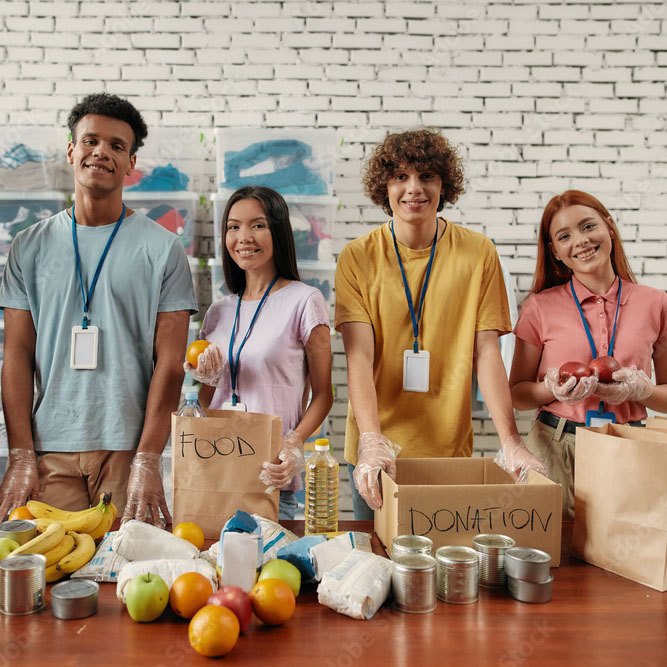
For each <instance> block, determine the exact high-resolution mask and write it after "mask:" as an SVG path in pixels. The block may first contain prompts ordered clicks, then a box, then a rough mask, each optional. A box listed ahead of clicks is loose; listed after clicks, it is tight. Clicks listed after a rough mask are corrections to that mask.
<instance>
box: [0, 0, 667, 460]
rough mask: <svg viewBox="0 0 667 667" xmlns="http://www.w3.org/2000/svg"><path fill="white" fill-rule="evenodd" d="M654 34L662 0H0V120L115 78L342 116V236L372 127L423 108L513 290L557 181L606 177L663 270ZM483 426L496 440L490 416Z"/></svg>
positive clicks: (527, 270)
mask: <svg viewBox="0 0 667 667" xmlns="http://www.w3.org/2000/svg"><path fill="white" fill-rule="evenodd" d="M665 35H667V9H666V5H665V4H664V3H663V2H662V0H660V1H658V0H646V1H643V2H637V1H636V0H627V1H626V0H615V1H614V2H611V3H610V2H606V3H602V2H596V1H594V0H591V1H590V2H586V1H585V0H580V1H577V2H567V3H546V2H539V1H534V2H530V1H529V0H505V1H501V0H499V1H498V2H494V1H493V0H478V1H477V2H475V3H462V2H459V1H457V0H413V1H412V2H409V3H405V2H395V1H392V0H373V1H369V2H366V1H361V0H359V1H357V2H351V1H350V2H332V1H328V0H327V1H310V2H291V1H286V2H264V1H261V0H254V1H248V2H220V1H219V0H209V1H205V0H201V1H197V2H194V1H193V2H185V1H183V2H175V1H166V2H147V1H144V2H131V1H130V0H116V1H115V2H113V3H111V2H65V1H61V2H32V1H31V2H19V1H0V55H2V62H1V64H0V75H1V76H0V78H1V83H0V93H1V95H0V123H2V124H3V125H7V124H34V123H37V124H53V123H63V124H64V121H65V118H66V116H67V112H68V110H69V107H70V106H71V103H72V102H73V101H74V99H75V98H78V97H80V96H82V95H84V94H85V93H87V92H93V91H99V90H108V91H110V92H115V93H118V94H122V95H126V96H128V97H129V98H131V99H132V101H133V102H134V103H135V104H136V105H137V107H138V108H139V109H142V110H144V111H145V112H146V118H147V120H148V121H149V122H150V125H151V126H153V127H156V126H188V125H192V126H205V127H204V129H207V128H210V127H211V126H212V125H213V124H215V125H218V126H225V127H233V126H257V127H282V126H289V127H296V126H307V127H318V128H329V127H333V128H336V130H337V136H338V139H339V140H344V141H343V143H342V144H341V145H338V146H337V148H336V150H337V157H338V162H337V165H338V166H337V180H336V192H337V194H338V196H339V197H340V198H341V201H342V206H341V209H340V210H339V212H338V218H337V224H336V233H337V239H336V242H335V244H334V245H335V247H336V249H337V250H340V248H341V247H342V246H343V245H344V243H345V241H346V240H348V239H351V238H354V237H356V236H358V235H359V234H362V233H363V232H364V231H366V230H367V229H370V228H371V227H372V226H374V225H376V224H377V223H378V222H380V221H382V220H383V219H384V214H382V213H381V212H379V211H378V210H377V209H375V208H374V207H372V205H371V204H370V203H369V202H368V201H367V200H366V199H365V198H364V197H363V196H362V194H361V189H360V184H359V168H360V163H361V161H362V159H363V157H364V156H365V155H367V154H368V151H369V149H370V147H371V146H372V144H373V143H374V142H376V141H378V140H379V139H381V138H382V137H383V136H384V134H385V133H386V132H387V131H393V130H401V129H406V128H411V127H415V126H420V125H434V126H438V127H441V128H443V131H444V133H445V134H446V135H447V136H449V137H450V138H451V139H452V140H453V141H454V142H455V143H457V144H459V145H460V147H461V152H462V155H463V156H464V157H465V158H466V165H467V170H466V173H467V176H468V181H467V192H466V194H464V195H463V196H462V197H461V199H460V200H459V202H458V203H457V206H456V209H455V210H454V211H451V212H449V213H448V216H449V218H450V219H452V220H454V221H461V222H462V223H463V224H468V225H470V226H471V227H472V228H474V229H479V230H481V231H483V232H485V233H487V234H489V235H490V236H492V237H493V238H494V239H495V241H496V243H497V244H498V248H499V251H500V252H501V254H502V256H503V257H504V258H506V261H507V263H508V265H509V266H510V268H511V270H512V271H513V272H514V273H516V274H517V283H518V285H519V289H520V290H521V291H522V294H520V295H519V297H520V298H521V297H522V296H523V292H524V291H525V290H526V289H527V288H528V286H529V285H530V277H531V275H532V271H533V268H534V252H532V251H531V248H533V246H531V245H530V244H531V242H532V241H533V240H534V238H535V223H536V221H537V220H539V217H540V213H541V208H542V207H543V206H544V204H545V203H546V201H547V200H548V199H549V198H550V196H551V195H553V194H555V193H556V192H558V191H561V190H563V189H566V188H569V187H578V188H581V189H588V190H590V191H591V192H593V193H594V194H598V195H599V196H600V198H601V199H602V200H603V201H604V202H605V203H606V204H607V205H608V207H609V208H610V209H611V210H612V211H613V212H614V214H615V215H616V217H617V219H618V221H619V224H620V226H621V228H622V229H623V233H624V236H625V237H626V238H627V239H628V241H629V242H628V252H629V255H630V257H631V261H632V264H633V267H634V268H635V270H636V271H637V273H638V277H639V279H640V280H641V281H643V282H645V283H646V284H651V285H654V286H656V287H660V288H663V289H665V288H667V260H666V259H665V254H666V252H667V224H665V218H666V215H665V210H666V209H667V179H666V178H665V176H666V175H667V166H666V165H665V163H667V133H665V129H666V128H665V114H666V113H667V102H666V101H665V92H666V91H665V83H666V82H667V37H666V36H665ZM211 159H212V158H211ZM140 160H141V153H140V154H139V161H140ZM206 173H207V175H208V177H209V183H210V189H211V191H212V190H213V189H214V182H215V180H214V165H213V162H212V161H211V162H210V163H209V164H208V165H207V168H206ZM517 243H520V244H522V245H516V244H517ZM527 249H528V250H527ZM335 350H336V352H335V360H334V368H335V369H336V373H335V382H336V384H337V387H338V397H339V398H338V402H337V405H336V406H335V408H334V412H333V413H332V414H333V415H335V416H334V417H333V418H332V420H331V424H332V427H333V436H332V437H333V439H334V441H335V443H336V445H337V446H340V445H341V443H342V430H343V427H344V414H345V405H344V398H345V397H346V396H347V392H346V388H345V386H344V384H345V373H344V368H345V363H344V358H343V355H342V346H341V345H340V342H339V341H336V345H335ZM529 422H530V419H529V418H525V419H523V420H522V424H523V425H524V427H527V425H528V424H529ZM476 431H477V433H478V434H480V436H481V434H482V433H483V434H484V439H483V440H482V439H481V438H480V440H479V442H480V443H482V444H483V445H484V448H485V449H486V448H488V449H493V448H494V447H495V441H494V438H493V437H492V433H493V429H492V425H491V426H490V422H487V421H484V422H482V421H479V422H478V423H477V424H476Z"/></svg>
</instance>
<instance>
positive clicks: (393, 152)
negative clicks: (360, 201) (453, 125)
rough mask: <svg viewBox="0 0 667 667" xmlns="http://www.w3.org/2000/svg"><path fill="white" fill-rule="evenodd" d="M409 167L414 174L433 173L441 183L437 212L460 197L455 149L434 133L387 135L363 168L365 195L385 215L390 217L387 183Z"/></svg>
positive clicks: (460, 171) (460, 180)
mask: <svg viewBox="0 0 667 667" xmlns="http://www.w3.org/2000/svg"><path fill="white" fill-rule="evenodd" d="M407 165H410V166H412V167H414V168H415V169H416V170H417V171H434V172H435V173H437V174H438V176H440V178H441V179H442V188H443V191H444V192H443V194H442V195H441V196H440V201H439V202H438V211H440V210H441V209H442V207H443V206H444V205H445V202H449V203H450V204H453V203H454V202H455V201H456V200H457V199H458V197H459V195H460V194H462V193H463V190H464V188H463V165H462V160H461V158H460V157H459V155H458V153H457V152H456V149H455V148H454V147H453V146H452V145H451V144H450V143H449V141H447V139H445V137H443V136H442V135H441V134H440V133H439V132H437V131H436V130H431V129H428V128H423V129H420V130H409V131H407V132H401V133H400V134H388V135H387V137H386V138H385V140H384V141H383V142H382V143H381V144H378V145H377V146H376V147H375V148H374V149H373V153H372V155H371V156H370V158H369V159H368V161H367V162H366V164H365V165H364V173H363V184H364V190H365V192H366V195H367V196H368V197H369V199H370V200H371V201H372V202H373V203H374V204H377V205H378V206H381V207H382V210H383V211H384V212H385V213H386V214H387V215H392V210H391V207H390V206H389V197H388V195H387V181H389V179H390V178H391V177H392V176H393V175H394V174H395V173H396V171H397V170H398V169H400V168H401V167H405V166H407Z"/></svg>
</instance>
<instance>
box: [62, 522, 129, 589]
mask: <svg viewBox="0 0 667 667" xmlns="http://www.w3.org/2000/svg"><path fill="white" fill-rule="evenodd" d="M116 533H117V531H114V532H112V533H107V534H106V535H105V536H104V539H103V540H102V541H101V542H100V544H99V546H98V547H97V549H96V550H95V555H94V556H93V557H92V558H91V560H90V561H88V562H87V563H86V564H85V565H84V566H83V567H82V568H81V569H79V570H77V571H76V572H74V573H72V574H71V575H70V579H92V580H93V581H118V573H119V572H120V571H121V570H122V569H123V566H124V565H126V564H127V563H129V562H130V561H129V560H127V558H123V557H122V556H120V555H119V554H117V553H116V552H115V551H114V550H113V548H112V546H111V545H112V543H113V540H114V538H115V537H116Z"/></svg>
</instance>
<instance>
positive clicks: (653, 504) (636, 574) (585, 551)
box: [572, 424, 667, 591]
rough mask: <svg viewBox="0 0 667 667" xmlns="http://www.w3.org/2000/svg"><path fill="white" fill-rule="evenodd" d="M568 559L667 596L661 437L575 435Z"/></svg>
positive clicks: (595, 431) (666, 446)
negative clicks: (570, 538) (613, 574)
mask: <svg viewBox="0 0 667 667" xmlns="http://www.w3.org/2000/svg"><path fill="white" fill-rule="evenodd" d="M576 438H577V441H576V464H575V475H574V495H575V502H574V505H575V511H574V530H573V534H572V553H573V555H574V556H577V557H578V558H581V559H583V560H585V561H588V562H589V563H592V564H593V565H597V566H598V567H601V568H603V569H605V570H609V571H610V572H614V573H616V574H619V575H621V576H622V577H627V578H628V579H632V580H633V581H637V582H639V583H640V584H644V585H646V586H650V587H651V588H655V589H656V590H659V591H664V590H666V589H667V433H661V432H660V431H657V430H651V429H647V428H638V427H632V426H620V425H616V424H606V425H605V426H599V427H592V428H578V429H577V436H576Z"/></svg>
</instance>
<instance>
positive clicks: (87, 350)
mask: <svg viewBox="0 0 667 667" xmlns="http://www.w3.org/2000/svg"><path fill="white" fill-rule="evenodd" d="M98 333H99V332H98V330H97V327H94V326H89V327H88V328H87V329H84V328H83V327H72V345H71V352H70V357H69V366H70V368H74V369H75V370H87V371H92V370H94V369H95V368H97V340H98Z"/></svg>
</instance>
